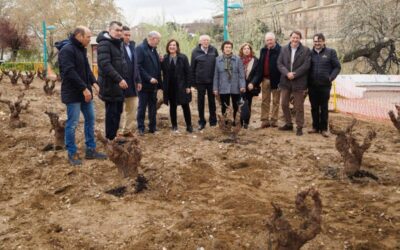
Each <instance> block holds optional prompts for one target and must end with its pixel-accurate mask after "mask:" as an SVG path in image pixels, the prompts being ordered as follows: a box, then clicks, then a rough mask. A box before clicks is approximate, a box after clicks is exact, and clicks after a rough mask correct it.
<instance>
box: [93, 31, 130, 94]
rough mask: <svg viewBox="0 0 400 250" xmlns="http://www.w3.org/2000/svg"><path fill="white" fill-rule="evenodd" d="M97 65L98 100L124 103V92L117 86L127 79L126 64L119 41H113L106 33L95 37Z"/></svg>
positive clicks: (120, 41)
mask: <svg viewBox="0 0 400 250" xmlns="http://www.w3.org/2000/svg"><path fill="white" fill-rule="evenodd" d="M96 41H97V42H98V44H99V45H98V47H97V65H98V67H99V79H98V81H99V85H100V98H101V99H102V100H103V101H108V102H121V101H124V91H123V90H122V88H121V87H120V86H119V83H120V82H121V81H122V80H123V79H127V72H128V68H127V64H126V61H125V58H124V50H123V46H122V40H121V39H114V38H112V37H111V36H110V34H108V32H107V31H103V32H101V33H100V34H99V35H98V36H97V40H96Z"/></svg>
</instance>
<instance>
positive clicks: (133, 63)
mask: <svg viewBox="0 0 400 250" xmlns="http://www.w3.org/2000/svg"><path fill="white" fill-rule="evenodd" d="M123 47H124V53H125V61H126V64H127V78H126V79H125V80H126V82H127V83H128V88H127V89H125V90H124V94H125V97H132V96H137V93H136V84H138V83H141V80H140V74H139V67H138V64H137V55H136V52H135V42H133V41H131V42H130V43H129V49H130V50H131V54H132V59H130V58H129V55H128V51H127V50H126V47H125V44H123Z"/></svg>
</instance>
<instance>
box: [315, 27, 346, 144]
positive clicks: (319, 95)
mask: <svg viewBox="0 0 400 250" xmlns="http://www.w3.org/2000/svg"><path fill="white" fill-rule="evenodd" d="M313 41H314V47H313V49H312V50H311V68H310V74H309V78H308V79H309V81H308V94H309V97H310V103H311V114H312V120H313V122H312V129H311V130H310V131H308V133H321V135H322V136H324V137H328V136H329V134H328V103H329V98H330V93H331V87H332V81H333V80H335V78H336V77H337V75H338V74H339V72H340V69H341V66H340V62H339V59H338V57H337V54H336V51H335V50H334V49H330V48H327V47H326V46H325V36H324V35H323V34H322V33H318V34H315V35H314V39H313Z"/></svg>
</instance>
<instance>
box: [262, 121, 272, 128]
mask: <svg viewBox="0 0 400 250" xmlns="http://www.w3.org/2000/svg"><path fill="white" fill-rule="evenodd" d="M269 127H271V124H270V123H269V122H268V121H263V122H262V123H261V127H260V128H269Z"/></svg>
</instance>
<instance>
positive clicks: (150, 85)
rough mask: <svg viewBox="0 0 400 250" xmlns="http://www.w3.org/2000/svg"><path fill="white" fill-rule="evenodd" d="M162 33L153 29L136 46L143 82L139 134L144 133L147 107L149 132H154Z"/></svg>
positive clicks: (138, 112) (138, 87) (140, 98)
mask: <svg viewBox="0 0 400 250" xmlns="http://www.w3.org/2000/svg"><path fill="white" fill-rule="evenodd" d="M160 39H161V34H160V33H159V32H157V31H151V32H150V33H149V34H148V35H147V38H146V39H144V40H143V43H141V44H140V45H139V46H138V47H137V48H136V56H137V61H138V66H139V72H140V78H141V80H142V83H141V84H138V85H137V90H138V96H139V105H138V111H137V123H138V133H139V135H144V128H145V125H144V119H145V116H146V108H148V112H149V132H150V133H152V134H154V133H155V132H156V130H157V128H156V114H157V107H156V106H157V90H158V89H159V88H161V62H160V57H159V55H158V52H157V45H158V44H159V42H160Z"/></svg>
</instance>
